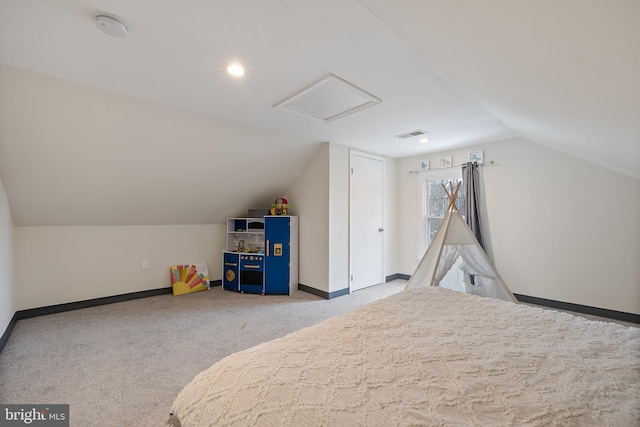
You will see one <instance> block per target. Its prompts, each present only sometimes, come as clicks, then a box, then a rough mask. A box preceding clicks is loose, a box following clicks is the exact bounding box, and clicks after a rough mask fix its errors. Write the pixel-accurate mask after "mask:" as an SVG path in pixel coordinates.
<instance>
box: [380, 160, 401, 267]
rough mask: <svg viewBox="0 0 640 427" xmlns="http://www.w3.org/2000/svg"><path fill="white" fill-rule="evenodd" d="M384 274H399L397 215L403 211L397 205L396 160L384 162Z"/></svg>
mask: <svg viewBox="0 0 640 427" xmlns="http://www.w3.org/2000/svg"><path fill="white" fill-rule="evenodd" d="M384 167H385V169H384V274H385V276H390V275H392V274H396V273H400V272H401V271H400V264H399V256H398V243H399V238H398V231H399V229H398V214H399V212H400V210H401V209H403V206H402V203H398V160H397V159H390V158H386V159H385V160H384Z"/></svg>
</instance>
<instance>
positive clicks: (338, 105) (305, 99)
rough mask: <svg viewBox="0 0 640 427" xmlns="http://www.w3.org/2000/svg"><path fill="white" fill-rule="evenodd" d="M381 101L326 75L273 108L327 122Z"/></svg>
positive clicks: (345, 82) (353, 86)
mask: <svg viewBox="0 0 640 427" xmlns="http://www.w3.org/2000/svg"><path fill="white" fill-rule="evenodd" d="M381 102H382V100H381V99H379V98H377V97H375V96H373V95H371V94H370V93H369V92H366V91H364V90H362V89H360V88H359V87H357V86H355V85H353V84H351V83H349V82H348V81H346V80H343V79H341V78H340V77H338V76H335V75H333V74H329V75H328V76H326V77H324V78H322V79H321V80H319V81H318V82H316V83H314V84H312V85H310V86H308V87H307V88H305V89H303V90H301V91H300V92H298V93H296V94H294V95H292V96H290V97H288V98H287V99H285V100H284V101H281V102H279V103H277V104H276V105H274V106H273V107H274V108H279V109H283V110H289V111H291V112H294V113H297V114H302V115H305V116H309V117H313V118H316V119H320V120H324V121H325V123H329V122H332V121H334V120H337V119H339V118H341V117H344V116H346V115H348V114H352V113H355V112H356V111H360V110H362V109H364V108H368V107H371V106H373V105H376V104H379V103H381Z"/></svg>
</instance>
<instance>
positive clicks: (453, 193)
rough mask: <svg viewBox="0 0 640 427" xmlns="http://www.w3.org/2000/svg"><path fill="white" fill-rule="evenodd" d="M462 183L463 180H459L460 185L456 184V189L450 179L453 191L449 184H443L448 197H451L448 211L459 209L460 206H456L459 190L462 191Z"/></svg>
mask: <svg viewBox="0 0 640 427" xmlns="http://www.w3.org/2000/svg"><path fill="white" fill-rule="evenodd" d="M460 185H462V181H458V185H456V189H455V190H454V189H453V182H451V181H449V186H450V187H451V193H450V192H449V190H448V189H447V186H446V185H444V184H442V188H444V192H445V193H447V197H449V206H447V212H449V210H450V209H451V210H454V211H457V210H458V206H456V199H457V198H458V192H459V191H460Z"/></svg>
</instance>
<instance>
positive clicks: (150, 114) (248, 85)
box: [0, 0, 640, 225]
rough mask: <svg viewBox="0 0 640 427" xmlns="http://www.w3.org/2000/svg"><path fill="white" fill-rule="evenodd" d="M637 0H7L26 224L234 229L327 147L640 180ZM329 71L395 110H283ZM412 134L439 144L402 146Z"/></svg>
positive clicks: (19, 213) (10, 164)
mask: <svg viewBox="0 0 640 427" xmlns="http://www.w3.org/2000/svg"><path fill="white" fill-rule="evenodd" d="M639 3H640V2H637V1H622V0H610V1H599V2H598V1H596V2H584V1H582V0H564V1H559V2H558V1H537V2H520V1H517V2H514V1H510V0H487V1H485V2H468V1H455V0H447V1H445V0H442V1H435V0H431V1H430V0H424V1H417V0H416V1H411V0H398V1H393V2H388V1H383V0H361V1H355V0H325V1H321V2H319V1H312V0H296V1H293V0H236V1H233V0H226V1H222V0H211V1H190V2H176V1H170V0H136V1H127V0H112V1H106V0H57V1H55V2H52V1H48V0H31V1H28V2H26V1H21V0H0V63H2V64H5V66H2V67H0V72H1V73H0V77H1V78H2V81H0V91H1V92H0V125H1V126H2V127H1V128H0V177H1V178H2V181H3V183H4V186H5V189H6V191H7V196H8V198H9V203H10V206H11V210H12V215H13V219H14V223H15V224H16V225H103V224H104V225H107V224H175V223H185V224H186V223H216V222H222V221H223V219H224V217H225V216H230V215H238V214H241V213H242V212H243V211H244V210H245V209H246V208H248V207H263V206H264V204H268V202H270V201H271V199H273V198H275V197H276V196H278V195H280V194H281V192H283V191H286V189H287V188H288V185H289V184H290V183H291V182H293V180H295V179H296V177H297V176H299V174H301V173H304V166H305V165H306V164H307V163H308V162H309V161H310V159H311V158H312V157H313V155H314V154H315V153H316V152H317V150H318V147H319V144H320V143H321V142H324V141H330V142H334V143H337V144H342V145H347V146H350V147H354V148H357V149H360V150H364V151H368V152H372V153H375V154H379V155H383V156H389V157H406V156H411V155H418V154H422V153H427V152H433V151H442V150H446V149H450V148H458V147H462V146H467V145H473V144H478V143H483V142H487V141H491V140H498V139H504V138H508V137H512V136H516V135H520V136H523V137H526V138H528V139H530V140H532V141H535V142H538V143H541V144H545V145H548V146H551V147H554V148H557V149H559V150H562V151H565V152H568V153H571V154H573V155H576V156H579V157H582V158H585V159H589V160H591V161H593V162H595V163H599V164H601V165H604V166H607V167H610V168H613V169H615V170H617V171H619V172H622V173H625V174H627V175H630V176H634V177H636V178H640V172H639V170H640V168H638V167H637V164H638V162H639V161H640V128H639V126H640V124H639V123H640V120H638V118H640V101H639V99H640V93H639V92H640V90H639V88H640V84H639V77H638V76H640V60H639V53H638V52H639V50H638V49H637V40H639V39H640V33H639V30H638V29H637V27H638V26H637V25H634V23H635V22H637V20H638V18H640V16H639V7H638V5H639ZM100 12H108V13H112V14H115V15H118V16H120V17H122V18H123V19H124V20H125V21H126V22H127V24H128V27H129V31H128V35H127V37H126V38H124V39H116V38H112V37H109V36H107V35H105V34H103V33H101V32H100V31H98V30H97V28H96V27H95V24H94V21H93V18H94V17H95V15H96V14H98V13H100ZM233 61H239V62H241V63H243V64H244V65H245V68H246V70H247V74H246V75H245V76H244V77H243V78H242V79H235V78H232V77H231V76H229V75H227V74H226V72H225V68H226V66H227V65H228V64H229V63H231V62H233ZM329 73H332V74H335V75H337V76H339V77H341V78H343V79H346V80H348V81H349V82H351V83H353V84H355V85H356V86H358V87H360V88H362V89H364V90H366V91H367V92H369V93H371V94H373V95H374V96H376V97H378V98H380V99H382V103H381V104H380V105H377V106H374V107H371V108H368V109H365V110H363V111H360V112H358V113H355V114H353V115H349V116H347V117H344V118H341V119H339V120H336V121H335V122H331V123H328V124H327V123H324V122H321V121H318V120H314V119H310V118H307V117H301V116H298V115H294V114H291V113H288V112H286V111H282V110H277V109H274V108H273V105H275V104H277V103H278V102H279V101H281V100H283V99H285V98H286V97H288V96H290V95H292V94H294V93H295V92H297V91H299V90H301V89H303V88H304V87H306V86H307V85H309V84H311V83H313V82H315V81H317V80H319V79H320V78H322V77H324V76H326V75H327V74H329ZM415 129H424V130H427V131H428V132H429V138H430V142H429V144H426V145H422V144H418V143H417V141H412V140H407V141H403V142H399V141H398V140H397V139H396V138H394V137H393V136H394V135H397V134H400V133H403V132H407V131H412V130H415Z"/></svg>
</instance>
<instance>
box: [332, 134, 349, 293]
mask: <svg viewBox="0 0 640 427" xmlns="http://www.w3.org/2000/svg"><path fill="white" fill-rule="evenodd" d="M329 183H330V185H329V292H335V291H339V290H342V289H347V288H348V287H349V148H347V147H345V146H343V145H337V144H329Z"/></svg>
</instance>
